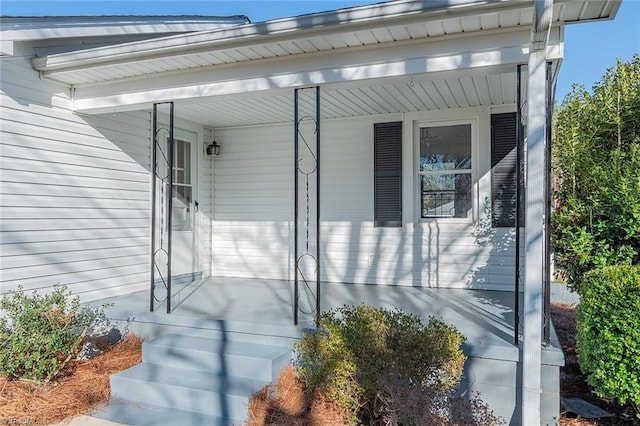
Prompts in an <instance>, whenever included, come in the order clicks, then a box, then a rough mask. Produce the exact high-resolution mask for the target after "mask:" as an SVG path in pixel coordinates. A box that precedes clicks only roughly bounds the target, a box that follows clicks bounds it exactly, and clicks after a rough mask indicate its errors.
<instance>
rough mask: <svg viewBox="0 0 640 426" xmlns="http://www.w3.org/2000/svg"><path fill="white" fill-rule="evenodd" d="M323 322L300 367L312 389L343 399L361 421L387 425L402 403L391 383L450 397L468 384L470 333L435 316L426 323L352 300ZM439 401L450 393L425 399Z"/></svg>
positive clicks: (306, 343)
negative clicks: (464, 378) (464, 373)
mask: <svg viewBox="0 0 640 426" xmlns="http://www.w3.org/2000/svg"><path fill="white" fill-rule="evenodd" d="M319 328H320V331H318V332H311V333H307V334H305V336H304V337H303V339H302V340H301V341H300V342H299V343H298V344H297V345H296V353H297V359H296V364H297V367H298V373H299V374H300V377H301V378H302V380H303V381H304V382H305V383H306V385H307V386H308V387H309V388H310V389H319V390H320V391H321V393H322V394H323V395H324V397H325V398H326V399H327V400H329V401H336V402H337V403H338V405H339V406H340V407H341V408H342V409H343V410H345V412H346V413H348V414H349V416H350V418H351V422H352V423H353V424H363V423H366V424H374V423H376V422H378V423H379V422H382V421H383V419H384V418H389V415H390V413H391V411H396V410H398V409H402V407H401V406H398V405H397V404H395V402H397V399H395V398H394V395H395V394H394V393H393V392H391V391H393V389H396V387H394V386H391V387H390V386H389V384H392V383H398V382H401V383H404V384H407V386H409V387H411V388H414V389H416V392H417V394H418V395H423V394H424V395H430V396H433V395H435V394H437V395H440V396H442V395H449V394H453V392H454V390H455V388H456V386H457V385H458V384H459V382H460V377H461V375H462V368H463V365H464V361H465V356H464V355H463V353H462V351H461V349H460V345H461V344H462V343H463V342H464V340H465V339H464V337H463V336H462V335H461V334H460V333H459V332H458V331H457V330H456V329H455V328H454V327H452V326H449V325H446V324H444V323H443V322H441V321H439V320H436V319H434V318H431V319H430V320H429V321H428V323H427V324H425V323H423V322H422V320H421V319H420V318H419V317H418V316H416V315H410V314H406V313H402V312H401V311H399V310H397V309H396V310H393V311H390V310H385V309H377V308H373V307H370V306H365V305H360V306H357V307H350V306H344V307H342V308H338V309H335V310H332V311H329V312H325V313H323V314H322V316H321V318H320V327H319ZM402 389H403V391H404V390H406V387H403V388H402ZM444 400H446V397H445V398H444ZM437 401H442V398H432V400H431V401H424V399H421V403H429V402H431V403H433V402H437Z"/></svg>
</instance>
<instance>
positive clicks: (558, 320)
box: [551, 303, 640, 426]
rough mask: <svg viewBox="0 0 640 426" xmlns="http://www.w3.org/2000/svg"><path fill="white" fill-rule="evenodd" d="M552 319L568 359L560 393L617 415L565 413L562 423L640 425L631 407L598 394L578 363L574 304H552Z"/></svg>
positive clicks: (570, 425)
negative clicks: (589, 416) (600, 416)
mask: <svg viewBox="0 0 640 426" xmlns="http://www.w3.org/2000/svg"><path fill="white" fill-rule="evenodd" d="M551 319H552V321H553V326H554V328H555V330H556V333H557V334H558V339H559V340H560V344H561V345H562V351H563V352H564V359H565V366H564V367H562V368H560V394H561V395H562V396H563V397H567V398H572V397H575V398H581V399H583V400H585V401H587V402H589V403H591V404H593V405H595V406H597V407H600V408H602V409H603V410H605V411H608V412H609V413H611V414H614V417H611V418H604V419H600V420H587V419H580V418H575V416H574V415H571V414H570V413H563V414H562V415H561V418H560V424H561V425H563V426H595V425H598V426H611V425H625V426H626V425H640V421H638V420H637V419H636V418H635V417H634V412H633V409H632V407H630V406H620V405H618V404H616V403H615V402H613V401H610V400H607V399H604V398H600V397H598V396H597V395H596V394H595V393H594V392H593V389H592V388H591V387H590V386H589V385H588V384H587V381H586V377H585V376H584V375H583V374H582V371H580V366H579V365H578V352H577V350H576V309H575V306H573V305H565V304H562V303H552V304H551Z"/></svg>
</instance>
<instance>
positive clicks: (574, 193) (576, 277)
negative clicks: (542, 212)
mask: <svg viewBox="0 0 640 426" xmlns="http://www.w3.org/2000/svg"><path fill="white" fill-rule="evenodd" d="M639 108H640V57H638V55H634V57H633V58H632V60H631V61H629V62H627V63H623V62H621V61H619V62H618V64H617V65H616V66H615V67H613V68H611V69H609V70H608V71H607V74H605V76H604V77H603V79H602V81H601V82H599V83H598V84H596V86H594V87H593V92H592V93H589V92H587V91H586V90H585V89H584V87H580V86H574V88H573V92H572V93H570V94H569V95H568V96H567V97H566V98H565V100H564V102H563V103H562V106H561V107H559V108H558V110H557V113H556V116H555V121H554V142H553V143H554V157H553V165H554V168H553V169H554V176H555V178H556V183H557V187H556V193H555V194H554V195H555V197H556V201H557V204H558V208H557V209H556V211H555V213H554V214H553V216H552V223H553V250H554V253H555V255H556V256H555V259H556V266H557V268H558V269H559V270H560V271H562V272H563V273H564V274H565V275H566V278H567V281H568V283H569V284H570V285H572V286H574V287H576V288H577V289H578V291H580V286H581V282H582V277H583V275H584V274H585V273H586V272H587V271H589V270H591V269H593V268H597V267H603V266H607V265H614V264H627V265H635V264H638V263H639V262H640V114H639V113H638V111H639V110H640V109H639Z"/></svg>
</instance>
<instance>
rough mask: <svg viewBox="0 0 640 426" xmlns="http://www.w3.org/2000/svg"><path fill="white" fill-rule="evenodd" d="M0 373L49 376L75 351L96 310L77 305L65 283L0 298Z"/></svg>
mask: <svg viewBox="0 0 640 426" xmlns="http://www.w3.org/2000/svg"><path fill="white" fill-rule="evenodd" d="M0 310H2V311H3V312H0V374H1V375H2V376H3V377H7V378H10V379H17V378H25V379H32V380H36V381H40V382H42V381H48V380H51V379H53V378H54V377H55V376H56V375H57V374H58V373H59V372H60V371H61V370H62V368H64V366H65V364H66V363H67V362H68V361H69V359H70V358H71V357H72V356H73V355H75V354H77V353H78V349H79V345H80V343H81V342H82V339H83V337H84V331H86V329H87V327H88V326H89V324H90V323H91V321H92V319H93V318H95V317H96V316H98V315H99V314H100V311H96V310H93V311H92V310H90V309H88V308H83V307H81V306H80V299H79V298H78V297H75V298H71V292H70V291H67V289H66V287H65V286H55V287H54V291H53V292H52V293H50V294H46V295H39V294H38V293H37V292H36V291H34V292H33V293H32V294H31V295H28V294H25V292H24V291H23V290H22V287H19V288H18V290H17V291H11V292H9V293H6V294H4V295H2V298H1V299H0Z"/></svg>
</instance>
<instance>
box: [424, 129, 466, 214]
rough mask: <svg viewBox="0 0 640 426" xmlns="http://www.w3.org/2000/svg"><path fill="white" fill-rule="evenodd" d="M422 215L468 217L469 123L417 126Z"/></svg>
mask: <svg viewBox="0 0 640 426" xmlns="http://www.w3.org/2000/svg"><path fill="white" fill-rule="evenodd" d="M418 175H419V179H420V204H421V217H422V218H423V219H431V218H470V217H471V211H472V209H471V206H472V193H471V188H472V164H471V124H456V125H451V126H429V127H421V128H420V161H419V169H418Z"/></svg>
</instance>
